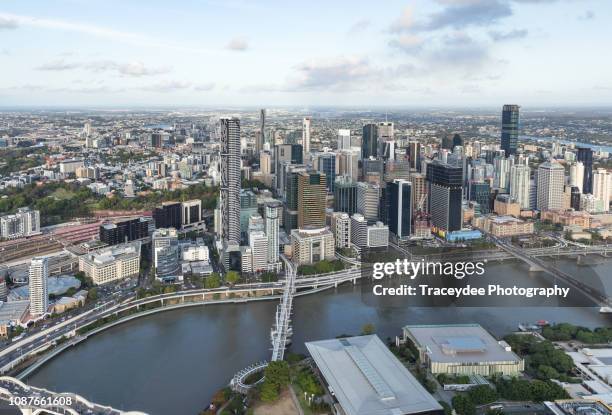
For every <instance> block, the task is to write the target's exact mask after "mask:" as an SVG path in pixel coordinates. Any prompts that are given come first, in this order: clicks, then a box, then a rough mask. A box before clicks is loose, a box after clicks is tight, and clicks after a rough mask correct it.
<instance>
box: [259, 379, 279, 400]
mask: <svg viewBox="0 0 612 415" xmlns="http://www.w3.org/2000/svg"><path fill="white" fill-rule="evenodd" d="M260 393H261V394H260V397H261V400H262V401H264V402H274V401H275V400H277V399H278V394H279V389H278V385H275V384H274V383H272V382H268V380H267V379H266V380H265V381H264V382H263V383H262V385H261V391H260Z"/></svg>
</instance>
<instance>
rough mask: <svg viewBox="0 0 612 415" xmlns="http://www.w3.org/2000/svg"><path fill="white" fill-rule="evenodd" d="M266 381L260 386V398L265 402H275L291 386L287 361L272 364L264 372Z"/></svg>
mask: <svg viewBox="0 0 612 415" xmlns="http://www.w3.org/2000/svg"><path fill="white" fill-rule="evenodd" d="M264 376H265V380H264V381H263V383H262V384H261V386H260V389H259V393H260V395H259V396H260V398H261V400H262V401H264V402H274V401H276V400H277V399H278V397H279V395H280V392H281V390H282V389H283V388H284V387H286V386H287V385H288V384H289V380H290V376H289V364H288V363H287V362H285V361H277V362H270V363H269V364H268V366H267V367H266V369H265V371H264Z"/></svg>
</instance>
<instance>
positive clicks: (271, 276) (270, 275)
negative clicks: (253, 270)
mask: <svg viewBox="0 0 612 415" xmlns="http://www.w3.org/2000/svg"><path fill="white" fill-rule="evenodd" d="M259 279H260V280H261V282H276V281H278V275H277V274H276V273H275V272H264V273H263V274H261V275H260V276H259Z"/></svg>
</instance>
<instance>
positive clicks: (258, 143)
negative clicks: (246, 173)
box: [255, 108, 266, 156]
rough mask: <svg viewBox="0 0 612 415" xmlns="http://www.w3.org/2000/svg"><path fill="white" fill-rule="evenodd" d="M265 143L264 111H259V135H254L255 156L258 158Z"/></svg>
mask: <svg viewBox="0 0 612 415" xmlns="http://www.w3.org/2000/svg"><path fill="white" fill-rule="evenodd" d="M265 142H266V110H265V109H263V108H262V109H261V110H259V134H255V155H256V156H259V152H260V151H261V150H263V145H264V143H265Z"/></svg>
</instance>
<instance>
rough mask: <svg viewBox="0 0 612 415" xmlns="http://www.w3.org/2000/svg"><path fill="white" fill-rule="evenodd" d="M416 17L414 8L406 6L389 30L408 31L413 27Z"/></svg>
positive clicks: (392, 31)
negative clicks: (413, 11)
mask: <svg viewBox="0 0 612 415" xmlns="http://www.w3.org/2000/svg"><path fill="white" fill-rule="evenodd" d="M413 23H414V19H413V16H412V8H410V7H406V8H405V9H404V10H403V11H402V14H401V16H400V17H398V18H397V19H396V20H395V21H394V22H393V23H392V24H391V27H390V28H389V30H390V31H391V33H402V32H407V31H409V30H410V29H411V28H412V25H413Z"/></svg>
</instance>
